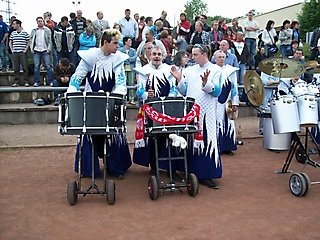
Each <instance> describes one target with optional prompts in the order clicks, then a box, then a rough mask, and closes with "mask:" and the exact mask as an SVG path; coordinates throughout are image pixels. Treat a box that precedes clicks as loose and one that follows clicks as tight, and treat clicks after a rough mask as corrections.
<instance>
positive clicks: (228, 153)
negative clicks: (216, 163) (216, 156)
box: [222, 151, 233, 155]
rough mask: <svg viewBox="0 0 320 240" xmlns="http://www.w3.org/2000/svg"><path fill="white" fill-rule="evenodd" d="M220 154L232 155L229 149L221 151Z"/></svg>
mask: <svg viewBox="0 0 320 240" xmlns="http://www.w3.org/2000/svg"><path fill="white" fill-rule="evenodd" d="M222 154H226V155H233V152H231V151H223V152H222Z"/></svg>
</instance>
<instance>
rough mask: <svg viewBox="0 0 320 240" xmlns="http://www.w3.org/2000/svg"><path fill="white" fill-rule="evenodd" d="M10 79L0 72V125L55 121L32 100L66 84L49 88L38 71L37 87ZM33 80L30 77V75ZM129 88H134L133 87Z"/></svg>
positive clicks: (130, 112)
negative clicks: (15, 82) (17, 85)
mask: <svg viewBox="0 0 320 240" xmlns="http://www.w3.org/2000/svg"><path fill="white" fill-rule="evenodd" d="M13 81H14V76H13V72H12V71H7V72H0V124H36V123H56V122H57V119H58V107H57V106H54V105H53V104H50V105H45V106H36V105H35V104H33V103H32V101H33V100H34V99H36V98H50V99H52V100H53V92H54V91H66V89H67V88H66V87H49V86H48V84H47V83H46V72H45V71H41V80H40V82H41V86H40V87H11V85H12V84H13ZM30 83H31V84H32V83H33V76H30ZM129 90H131V91H135V89H134V87H131V88H130V87H129ZM137 112H138V107H136V106H132V105H127V120H128V121H130V120H135V119H136V116H137ZM255 115H256V111H255V110H254V109H252V108H250V107H246V106H242V107H241V109H240V110H239V117H246V116H255Z"/></svg>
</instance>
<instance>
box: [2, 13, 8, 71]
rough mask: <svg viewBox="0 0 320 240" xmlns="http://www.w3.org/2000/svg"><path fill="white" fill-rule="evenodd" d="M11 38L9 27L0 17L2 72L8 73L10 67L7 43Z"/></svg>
mask: <svg viewBox="0 0 320 240" xmlns="http://www.w3.org/2000/svg"><path fill="white" fill-rule="evenodd" d="M8 36H9V27H8V25H7V24H6V23H5V22H4V21H3V17H2V15H0V60H1V69H0V71H3V72H5V71H7V67H8V58H9V55H8V51H7V42H8Z"/></svg>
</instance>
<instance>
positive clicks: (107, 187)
mask: <svg viewBox="0 0 320 240" xmlns="http://www.w3.org/2000/svg"><path fill="white" fill-rule="evenodd" d="M83 137H84V135H80V136H79V149H80V150H79V157H78V174H77V181H70V182H69V183H68V186H67V200H68V203H69V204H70V205H75V204H76V203H77V200H78V195H79V194H83V196H86V195H87V194H100V195H102V196H103V195H106V200H107V202H108V204H110V205H113V204H114V203H115V200H116V193H115V190H116V186H115V182H114V180H111V179H108V178H107V168H106V163H107V160H106V159H107V156H106V141H107V140H105V142H104V151H103V152H104V153H103V165H104V167H103V188H102V189H100V188H99V187H98V186H97V184H96V181H95V174H94V150H93V151H91V154H92V157H91V159H92V161H91V168H92V169H91V184H90V186H89V187H88V188H87V189H86V190H84V189H83V188H82V178H83V176H81V147H82V143H83ZM90 141H91V143H92V137H91V136H90ZM92 148H94V146H92Z"/></svg>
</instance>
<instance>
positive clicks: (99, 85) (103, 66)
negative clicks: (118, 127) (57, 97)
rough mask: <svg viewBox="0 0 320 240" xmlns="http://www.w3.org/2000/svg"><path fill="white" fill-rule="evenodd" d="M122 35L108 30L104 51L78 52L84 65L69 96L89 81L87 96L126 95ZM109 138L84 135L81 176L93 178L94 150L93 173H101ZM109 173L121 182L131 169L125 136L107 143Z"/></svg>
mask: <svg viewBox="0 0 320 240" xmlns="http://www.w3.org/2000/svg"><path fill="white" fill-rule="evenodd" d="M120 38H121V33H120V32H119V31H118V30H115V29H108V30H106V31H104V32H103V34H102V37H101V45H100V46H101V47H100V48H91V49H89V50H83V51H81V50H80V51H78V54H79V56H80V57H81V61H80V63H79V65H78V67H77V69H76V72H75V73H74V74H73V75H72V77H71V79H70V84H69V88H68V92H75V91H79V90H80V84H81V82H82V81H83V79H86V83H85V91H86V92H101V91H103V92H109V93H117V94H121V95H125V94H126V93H127V87H126V77H125V71H124V61H125V60H126V59H127V58H128V55H126V54H124V53H121V52H119V51H117V50H118V42H119V39H120ZM105 139H106V135H93V136H92V143H91V137H90V136H88V135H85V136H84V137H83V144H82V146H81V156H82V157H81V159H82V162H81V174H82V175H84V176H91V150H92V147H93V146H94V149H95V150H96V151H95V156H94V165H95V167H94V168H95V169H94V173H95V175H97V174H98V172H99V162H98V156H99V157H103V149H104V142H105ZM106 143H107V151H108V155H109V157H108V158H107V166H106V167H107V169H108V172H109V173H110V174H111V175H112V176H114V177H116V178H119V179H122V178H123V174H124V173H125V171H126V170H127V169H128V168H129V167H130V166H131V164H132V162H131V157H130V152H129V147H128V142H127V139H126V136H125V135H124V134H116V135H111V139H108V138H107V140H106ZM79 148H80V146H79V144H78V146H77V154H76V161H75V171H77V170H78V166H77V165H78V161H77V158H78V157H79Z"/></svg>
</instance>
